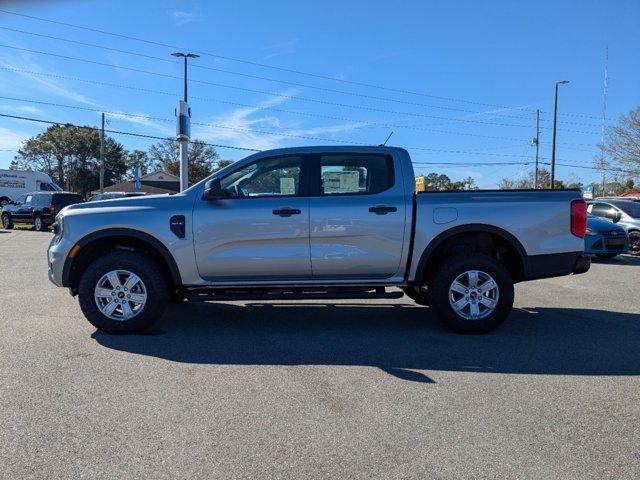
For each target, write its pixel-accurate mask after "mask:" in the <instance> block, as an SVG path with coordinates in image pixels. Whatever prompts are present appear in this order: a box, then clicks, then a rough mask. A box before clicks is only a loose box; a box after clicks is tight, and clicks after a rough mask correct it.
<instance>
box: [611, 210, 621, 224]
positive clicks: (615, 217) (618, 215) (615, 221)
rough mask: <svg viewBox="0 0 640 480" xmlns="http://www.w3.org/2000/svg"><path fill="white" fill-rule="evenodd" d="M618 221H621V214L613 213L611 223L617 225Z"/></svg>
mask: <svg viewBox="0 0 640 480" xmlns="http://www.w3.org/2000/svg"><path fill="white" fill-rule="evenodd" d="M620 219H622V213H620V212H619V211H618V210H616V211H615V212H613V218H612V220H613V223H618V222H619V221H620Z"/></svg>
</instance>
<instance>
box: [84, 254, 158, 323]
mask: <svg viewBox="0 0 640 480" xmlns="http://www.w3.org/2000/svg"><path fill="white" fill-rule="evenodd" d="M168 296H169V291H168V288H167V283H166V280H165V278H164V277H163V275H162V272H161V271H160V269H159V268H158V265H157V264H156V263H155V262H154V261H153V260H151V259H149V258H148V257H146V256H144V255H140V254H137V253H134V252H112V253H109V254H106V255H104V256H102V257H100V258H98V259H97V260H95V261H94V262H93V263H91V264H90V265H89V266H88V267H87V269H86V270H85V271H84V273H83V275H82V278H81V280H80V287H79V289H78V298H79V300H80V308H81V309H82V313H84V315H85V317H87V320H89V322H91V324H92V325H93V326H94V327H96V328H97V329H99V330H102V331H104V332H107V333H113V334H126V333H138V332H141V331H143V330H146V329H147V328H149V327H150V326H151V325H153V324H154V323H155V322H156V321H157V320H158V319H159V318H160V317H161V316H162V313H163V312H164V309H165V306H166V304H167V298H168Z"/></svg>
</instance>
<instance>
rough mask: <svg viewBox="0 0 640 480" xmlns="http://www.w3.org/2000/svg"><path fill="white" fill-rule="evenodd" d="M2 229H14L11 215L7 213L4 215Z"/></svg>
mask: <svg viewBox="0 0 640 480" xmlns="http://www.w3.org/2000/svg"><path fill="white" fill-rule="evenodd" d="M2 228H4V229H5V230H11V229H12V228H13V222H12V221H11V215H9V214H8V213H5V214H4V215H2Z"/></svg>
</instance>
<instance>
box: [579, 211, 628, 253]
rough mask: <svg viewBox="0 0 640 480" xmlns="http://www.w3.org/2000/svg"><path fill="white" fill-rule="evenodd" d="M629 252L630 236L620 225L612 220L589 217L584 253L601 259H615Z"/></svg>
mask: <svg viewBox="0 0 640 480" xmlns="http://www.w3.org/2000/svg"><path fill="white" fill-rule="evenodd" d="M628 250H629V236H628V235H627V231H626V230H625V229H624V228H623V227H621V226H620V225H616V224H615V223H613V222H612V221H610V220H605V219H604V218H600V217H594V216H592V215H589V216H588V217H587V232H586V235H585V236H584V253H588V254H589V255H596V256H597V257H600V258H613V257H615V256H617V255H620V254H621V253H627V251H628Z"/></svg>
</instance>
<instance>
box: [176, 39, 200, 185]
mask: <svg viewBox="0 0 640 480" xmlns="http://www.w3.org/2000/svg"><path fill="white" fill-rule="evenodd" d="M171 55H173V56H174V57H182V58H184V100H181V101H179V102H178V107H177V108H176V119H177V124H176V138H177V139H178V141H179V142H180V191H181V192H182V191H184V190H186V189H187V188H189V160H188V159H189V137H190V135H191V109H190V108H189V104H188V103H187V61H188V59H189V58H198V57H199V56H200V55H196V54H195V53H191V52H188V53H182V52H173V53H172V54H171Z"/></svg>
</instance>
